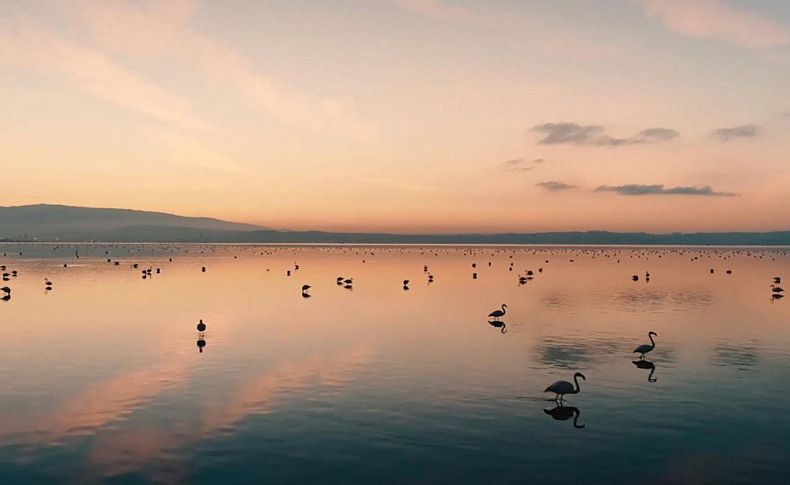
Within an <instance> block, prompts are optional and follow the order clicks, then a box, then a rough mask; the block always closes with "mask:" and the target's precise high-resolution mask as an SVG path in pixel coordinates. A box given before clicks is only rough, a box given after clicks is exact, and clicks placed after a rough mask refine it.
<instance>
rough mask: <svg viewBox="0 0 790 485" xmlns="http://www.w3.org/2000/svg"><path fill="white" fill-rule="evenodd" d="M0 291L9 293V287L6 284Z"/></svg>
mask: <svg viewBox="0 0 790 485" xmlns="http://www.w3.org/2000/svg"><path fill="white" fill-rule="evenodd" d="M0 291H2V292H3V293H5V294H11V288H9V287H7V286H4V287H2V288H0Z"/></svg>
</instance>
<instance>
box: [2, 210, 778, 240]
mask: <svg viewBox="0 0 790 485" xmlns="http://www.w3.org/2000/svg"><path fill="white" fill-rule="evenodd" d="M0 241H74V242H79V241H104V242H213V243H350V244H354V243H358V244H363V243H371V244H603V245H607V244H609V245H611V244H638V245H769V246H771V245H790V231H776V232H705V233H701V232H699V233H667V234H651V233H645V232H609V231H585V232H580V231H576V232H542V233H497V234H481V233H477V234H387V233H350V232H324V231H289V230H274V229H270V228H266V227H262V226H257V225H252V224H242V223H237V222H228V221H222V220H219V219H212V218H208V217H184V216H178V215H174V214H167V213H163V212H148V211H139V210H131V209H106V208H90V207H73V206H65V205H51V204H36V205H25V206H12V207H0Z"/></svg>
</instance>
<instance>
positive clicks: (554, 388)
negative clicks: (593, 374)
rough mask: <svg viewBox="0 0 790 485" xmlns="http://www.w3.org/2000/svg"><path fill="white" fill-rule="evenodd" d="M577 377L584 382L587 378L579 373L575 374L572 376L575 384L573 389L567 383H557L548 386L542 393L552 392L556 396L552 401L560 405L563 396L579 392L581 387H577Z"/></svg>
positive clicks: (571, 385)
mask: <svg viewBox="0 0 790 485" xmlns="http://www.w3.org/2000/svg"><path fill="white" fill-rule="evenodd" d="M579 377H581V378H582V379H584V380H585V381H586V380H587V378H586V377H584V374H582V373H581V372H577V373H575V374H573V382H574V383H576V387H575V388H574V387H573V384H571V383H570V382H568V381H557V382H555V383H553V384H552V385H550V386H549V387H547V388H546V389H545V390H544V391H543V392H553V393H554V394H556V396H555V397H554V401H555V402H560V403H562V398H563V397H565V394H578V393H579V391H581V387H580V386H579V380H578V378H579Z"/></svg>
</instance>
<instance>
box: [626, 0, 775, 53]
mask: <svg viewBox="0 0 790 485" xmlns="http://www.w3.org/2000/svg"><path fill="white" fill-rule="evenodd" d="M634 2H635V3H636V4H637V5H639V6H641V7H642V8H643V9H644V10H645V11H646V12H647V13H648V14H649V15H651V16H653V17H656V18H658V19H659V20H661V22H662V23H663V24H664V26H665V27H666V28H667V29H669V30H671V31H672V32H676V33H678V34H682V35H686V36H689V37H696V38H710V39H717V40H721V41H724V42H727V43H730V44H735V45H740V46H744V47H751V48H771V47H779V46H783V45H786V44H790V29H788V28H787V27H785V26H784V25H782V24H780V23H778V22H776V21H774V20H772V19H770V18H768V17H765V16H762V15H759V14H757V13H754V12H750V11H747V10H743V9H740V8H737V7H734V6H732V5H728V4H727V3H726V2H724V1H723V0H634Z"/></svg>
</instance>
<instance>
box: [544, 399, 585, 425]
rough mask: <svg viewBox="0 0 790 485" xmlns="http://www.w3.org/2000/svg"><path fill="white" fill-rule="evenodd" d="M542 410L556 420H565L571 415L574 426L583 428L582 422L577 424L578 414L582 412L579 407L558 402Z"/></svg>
mask: <svg viewBox="0 0 790 485" xmlns="http://www.w3.org/2000/svg"><path fill="white" fill-rule="evenodd" d="M543 412H544V413H546V414H548V415H549V416H551V417H552V419H556V420H557V421H567V420H568V419H570V418H571V417H573V427H574V428H584V426H585V425H583V424H579V416H581V414H582V412H581V410H580V409H579V408H577V407H575V406H564V405H562V404H560V405H557V406H555V407H554V408H552V409H544V410H543Z"/></svg>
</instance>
